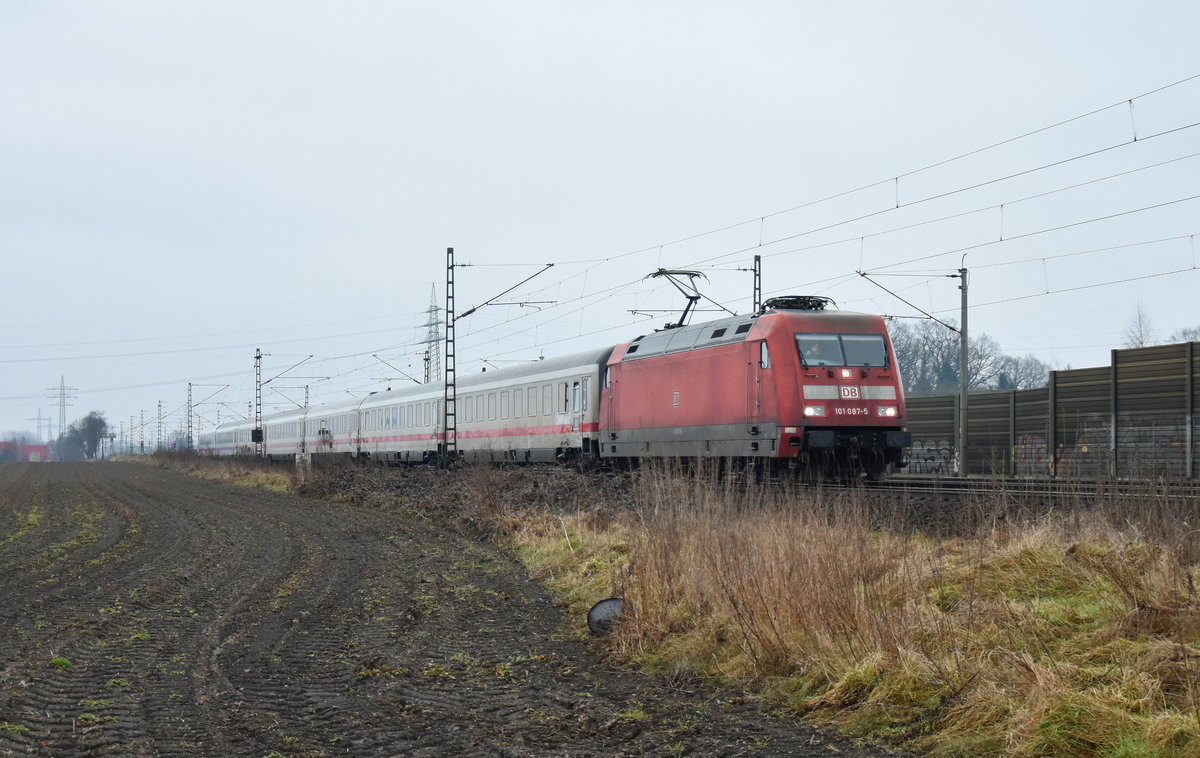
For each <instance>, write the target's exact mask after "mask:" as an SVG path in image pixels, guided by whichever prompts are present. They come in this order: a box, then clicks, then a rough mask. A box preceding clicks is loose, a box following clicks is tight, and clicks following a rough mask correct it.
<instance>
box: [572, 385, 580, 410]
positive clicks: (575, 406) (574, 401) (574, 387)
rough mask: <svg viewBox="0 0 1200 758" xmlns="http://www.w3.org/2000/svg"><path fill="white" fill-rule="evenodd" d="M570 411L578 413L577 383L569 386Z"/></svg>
mask: <svg viewBox="0 0 1200 758" xmlns="http://www.w3.org/2000/svg"><path fill="white" fill-rule="evenodd" d="M571 411H572V412H573V413H579V382H575V383H574V384H572V385H571Z"/></svg>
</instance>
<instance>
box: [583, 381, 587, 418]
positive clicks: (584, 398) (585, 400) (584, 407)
mask: <svg viewBox="0 0 1200 758" xmlns="http://www.w3.org/2000/svg"><path fill="white" fill-rule="evenodd" d="M587 396H588V378H587V377H586V376H585V377H583V410H585V411H586V410H587Z"/></svg>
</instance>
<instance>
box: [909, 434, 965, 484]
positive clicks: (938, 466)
mask: <svg viewBox="0 0 1200 758" xmlns="http://www.w3.org/2000/svg"><path fill="white" fill-rule="evenodd" d="M904 472H905V473H907V474H943V475H946V476H949V475H951V474H953V473H954V446H953V445H952V444H951V443H950V440H947V439H940V440H935V439H929V440H913V442H912V450H911V451H910V452H909V454H908V466H907V467H906V468H905V469H904Z"/></svg>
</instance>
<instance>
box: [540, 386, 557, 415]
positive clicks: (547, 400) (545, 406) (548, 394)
mask: <svg viewBox="0 0 1200 758" xmlns="http://www.w3.org/2000/svg"><path fill="white" fill-rule="evenodd" d="M553 413H554V388H553V387H551V386H550V385H549V384H543V385H542V415H543V416H549V415H551V414H553Z"/></svg>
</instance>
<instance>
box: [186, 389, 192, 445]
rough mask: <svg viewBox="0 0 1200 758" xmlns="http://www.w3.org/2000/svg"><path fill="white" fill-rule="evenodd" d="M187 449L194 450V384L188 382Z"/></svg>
mask: <svg viewBox="0 0 1200 758" xmlns="http://www.w3.org/2000/svg"><path fill="white" fill-rule="evenodd" d="M187 449H188V450H191V449H192V383H191V382H188V404H187Z"/></svg>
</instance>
